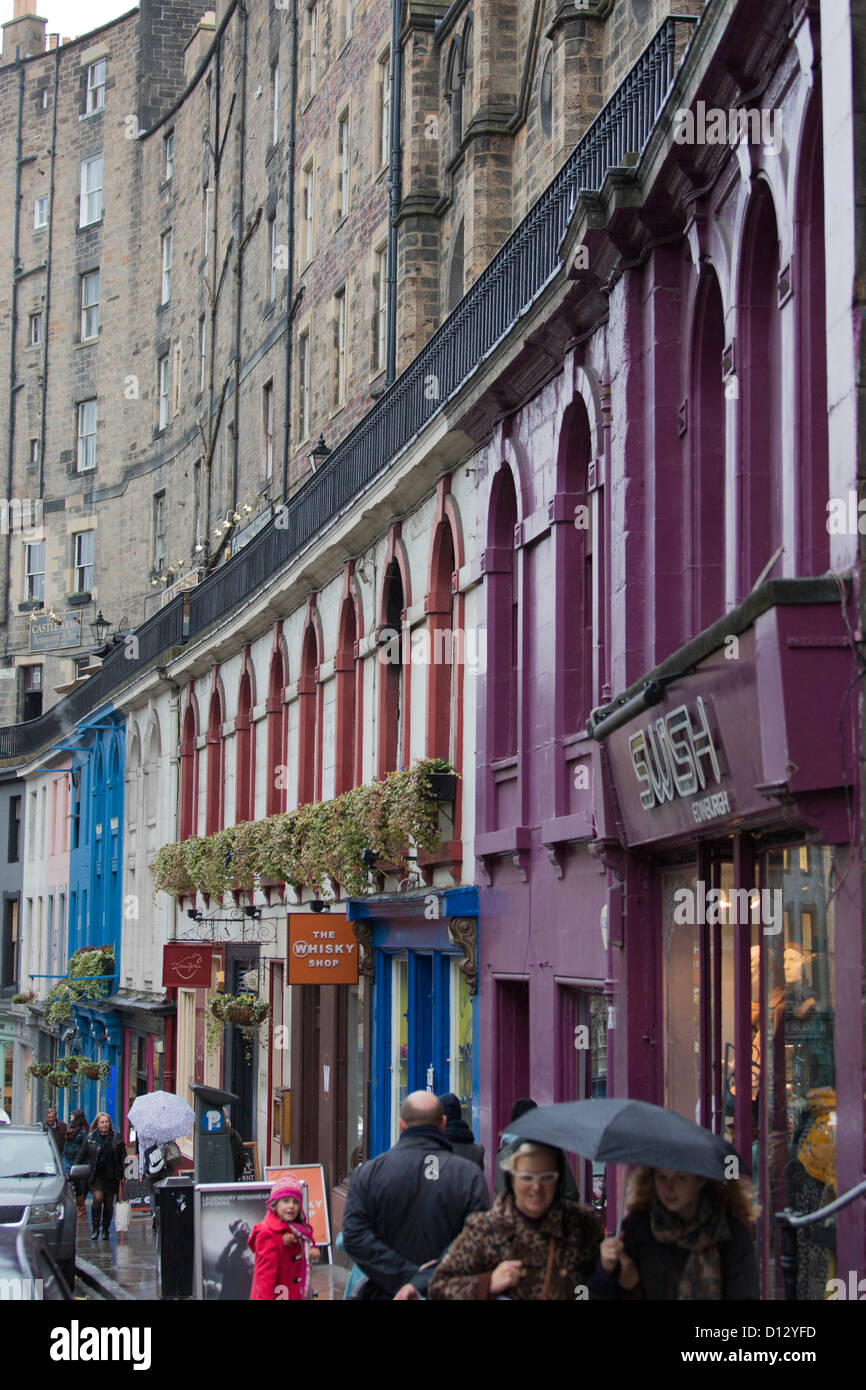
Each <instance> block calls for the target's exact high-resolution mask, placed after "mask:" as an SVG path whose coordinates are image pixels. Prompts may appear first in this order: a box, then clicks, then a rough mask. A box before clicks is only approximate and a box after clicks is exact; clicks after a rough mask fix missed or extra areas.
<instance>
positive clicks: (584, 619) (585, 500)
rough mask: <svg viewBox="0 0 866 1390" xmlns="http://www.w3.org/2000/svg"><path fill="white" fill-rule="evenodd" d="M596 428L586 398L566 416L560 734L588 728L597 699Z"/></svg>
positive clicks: (560, 497)
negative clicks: (592, 477) (592, 472)
mask: <svg viewBox="0 0 866 1390" xmlns="http://www.w3.org/2000/svg"><path fill="white" fill-rule="evenodd" d="M591 458H592V432H591V429H590V424H589V415H588V414H587V409H586V405H585V404H584V401H583V399H582V397H580V396H578V397H577V399H576V400H575V401H573V402H572V404H571V405H570V406H569V407H568V409H567V410H566V412H565V415H564V417H563V421H562V430H561V433H560V437H559V452H558V456H557V467H556V491H557V503H556V508H555V516H556V517H557V518H558V525H557V527H556V550H555V555H556V561H555V563H556V584H557V597H556V624H557V642H556V648H557V652H558V654H559V660H560V670H559V674H558V678H557V681H556V696H555V698H556V699H557V701H558V703H559V708H560V718H559V719H558V720H557V725H558V728H557V733H558V734H559V735H562V734H573V733H577V731H578V730H579V729H582V728H583V725H584V723H585V721H586V718H587V716H588V714H589V712H590V709H591V708H592V703H593V680H592V668H593V644H594V636H595V634H594V624H593V565H594V555H593V545H594V539H595V538H594V535H593V525H592V497H591V495H590V492H589V488H588V484H589V465H590V460H591Z"/></svg>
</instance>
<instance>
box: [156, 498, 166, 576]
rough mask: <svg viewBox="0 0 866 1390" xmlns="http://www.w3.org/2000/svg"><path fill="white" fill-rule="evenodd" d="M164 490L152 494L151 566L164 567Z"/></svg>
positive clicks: (160, 568)
mask: <svg viewBox="0 0 866 1390" xmlns="http://www.w3.org/2000/svg"><path fill="white" fill-rule="evenodd" d="M166 553H167V552H166V546H165V491H164V490H163V491H162V492H155V493H154V494H153V568H154V569H155V570H162V569H164V568H165V557H166Z"/></svg>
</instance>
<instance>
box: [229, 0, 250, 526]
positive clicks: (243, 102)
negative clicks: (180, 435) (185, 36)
mask: <svg viewBox="0 0 866 1390" xmlns="http://www.w3.org/2000/svg"><path fill="white" fill-rule="evenodd" d="M238 11H239V13H240V16H241V33H242V38H241V82H240V108H241V109H240V115H239V117H238V120H239V122H240V140H241V151H240V167H239V169H238V173H239V176H240V188H239V192H238V234H237V235H238V249H237V259H236V261H235V278H236V281H237V284H236V287H235V374H234V375H235V409H234V420H233V429H232V491H231V506H232V507H234V506H235V505H236V503H237V492H238V454H239V452H240V428H239V427H240V409H241V312H242V308H243V293H244V263H243V256H244V245H245V237H244V177H245V166H246V158H245V156H246V143H247V31H248V29H249V11H248V10H247V7H246V4H245V3H244V0H240V3H239V4H238Z"/></svg>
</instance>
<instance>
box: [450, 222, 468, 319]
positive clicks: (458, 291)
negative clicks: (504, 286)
mask: <svg viewBox="0 0 866 1390" xmlns="http://www.w3.org/2000/svg"><path fill="white" fill-rule="evenodd" d="M465 259H466V247H465V242H464V233H463V218H462V217H461V219H460V226H459V227H458V228H457V234H456V236H455V237H454V245H453V247H452V249H451V268H450V270H449V272H448V313H449V314H450V313H451V311H452V309H456V308H457V305H458V304H459V303H460V301H461V299H462V298H463V275H464V261H465Z"/></svg>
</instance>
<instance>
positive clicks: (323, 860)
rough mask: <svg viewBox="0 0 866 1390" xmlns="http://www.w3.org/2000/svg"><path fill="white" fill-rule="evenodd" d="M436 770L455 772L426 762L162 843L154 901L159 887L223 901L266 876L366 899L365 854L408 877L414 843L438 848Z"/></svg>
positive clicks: (438, 763) (423, 847)
mask: <svg viewBox="0 0 866 1390" xmlns="http://www.w3.org/2000/svg"><path fill="white" fill-rule="evenodd" d="M434 772H449V773H453V772H454V768H453V767H452V766H451V764H450V763H449V762H446V761H445V760H444V759H443V758H425V759H424V760H423V761H421V762H419V763H416V764H415V766H414V767H411V768H401V769H400V771H399V772H392V773H389V775H388V776H387V777H386V778H385V780H384V781H383V782H370V783H367V784H366V785H365V786H362V787H353V788H352V790H351V791H348V792H343V794H342V795H341V796H338V797H335V798H334V800H332V801H322V802H318V803H314V804H311V805H306V806H299V807H298V809H297V810H296V811H289V812H280V813H278V814H277V815H273V816H268V817H266V819H264V820H260V821H245V822H243V823H241V824H240V825H234V826H230V827H228V828H227V829H225V830H220V831H217V833H216V834H214V835H207V836H202V837H199V838H193V839H189V840H183V841H181V842H180V843H176V844H170V845H163V846H162V848H161V849H160V850H158V851H157V853H156V856H155V857H154V859H153V860H152V862H151V872H152V874H153V892H154V896H155V895H156V893H157V892H159V891H160V890H162V891H163V892H166V893H173V894H175V895H177V896H181V895H184V894H189V895H192V894H193V893H195V892H197V891H198V892H202V893H206V894H208V896H210V897H212V898H215V899H216V900H217V901H219V900H221V899H222V897H223V895H224V894H225V893H227V892H229V891H230V890H233V891H235V892H239V891H244V890H245V891H247V892H249V891H251V890H252V888H253V887H254V886H255V885H256V881H257V880H258V881H261V880H263V879H264V880H271V881H272V882H277V883H288V884H290V885H291V886H292V887H293V888H294V889H296V890H300V889H301V888H310V889H312V890H313V891H314V892H316V893H318V894H321V893H322V891H323V888H324V885H325V883H326V881H327V880H330V881H331V883H332V884H338V885H339V886H340V889H341V891H342V894H343V895H344V896H346V897H362V896H363V895H364V894H367V893H370V892H372V891H374V890H373V888H372V887H371V885H370V879H369V871H368V870H367V869H366V868H365V867H364V865H363V864H362V863H361V852H362V851H363V850H365V849H370V850H373V851H374V852H375V853H376V855H377V856H378V857H379V859H380V860H382V862H383V863H385V864H388V865H393V866H394V867H395V868H397V869H399V870H400V871H401V872H402V873H405V872H406V871H407V869H408V864H407V859H406V856H407V853H408V851H409V848H410V846H414V847H415V848H416V849H421V850H428V851H432V850H435V849H437V848H438V847H439V842H440V836H439V807H438V803H437V802H436V801H435V799H434V798H433V795H432V788H431V782H430V776H431V774H432V773H434Z"/></svg>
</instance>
